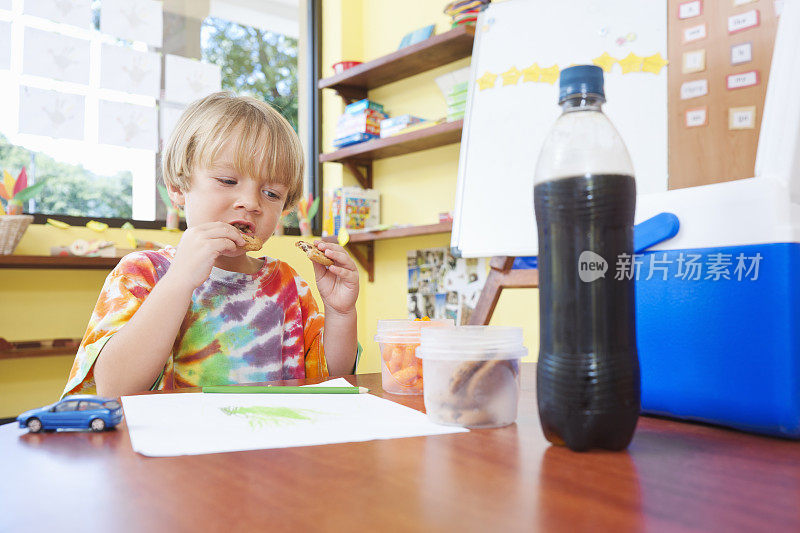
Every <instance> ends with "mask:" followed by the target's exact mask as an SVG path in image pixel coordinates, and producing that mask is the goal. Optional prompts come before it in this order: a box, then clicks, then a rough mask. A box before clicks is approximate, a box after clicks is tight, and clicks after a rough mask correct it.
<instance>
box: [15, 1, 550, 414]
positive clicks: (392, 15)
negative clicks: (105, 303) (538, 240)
mask: <svg viewBox="0 0 800 533" xmlns="http://www.w3.org/2000/svg"><path fill="white" fill-rule="evenodd" d="M322 4H323V35H322V66H323V76H329V75H331V74H332V71H331V70H330V66H331V65H332V64H333V63H336V62H337V61H340V60H343V59H349V60H361V61H369V60H370V59H374V58H376V57H379V56H381V55H384V54H387V53H390V52H392V51H394V50H396V49H397V45H398V44H399V42H400V40H401V39H402V37H403V35H405V34H406V33H408V32H410V31H412V30H414V29H417V28H420V27H422V26H425V25H427V24H431V23H435V24H436V33H442V32H444V31H447V30H448V29H449V20H448V18H447V17H446V16H445V15H443V14H442V7H443V5H444V2H431V1H430V0H409V1H407V2H405V3H403V5H402V8H398V4H397V2H395V1H390V0H326V1H325V2H323V3H322ZM467 65H469V59H464V60H461V61H457V62H455V63H453V64H451V65H447V66H445V67H441V68H438V69H435V70H433V71H430V72H427V73H424V74H420V75H418V76H414V77H412V78H409V79H407V80H402V81H399V82H396V83H393V84H391V85H387V86H385V87H381V88H379V89H377V90H374V91H372V92H371V93H370V97H371V98H372V99H374V100H376V101H378V102H381V103H383V104H384V105H385V106H386V109H387V110H388V111H389V113H390V114H392V115H399V114H403V113H412V114H415V115H419V116H423V117H426V118H432V119H435V118H438V117H441V116H444V115H445V109H446V105H445V102H444V99H443V97H442V95H441V93H440V91H439V89H438V87H437V86H436V84H435V82H434V78H436V77H437V76H439V75H440V74H443V73H445V72H449V71H451V70H455V69H457V68H461V67H464V66H467ZM322 105H323V109H322V119H323V131H322V138H323V147H324V150H325V151H330V150H332V149H333V147H332V144H331V143H332V140H333V138H334V126H335V124H336V119H337V118H338V117H339V115H340V114H341V112H342V109H343V105H342V101H341V99H340V98H339V97H338V96H336V95H335V93H334V92H333V91H327V90H326V91H323V98H322ZM458 153H459V145H457V144H456V145H451V146H444V147H441V148H436V149H433V150H427V151H424V152H419V153H415V154H409V155H405V156H400V157H393V158H389V159H384V160H380V161H377V162H376V163H375V165H374V186H375V188H377V189H378V190H380V191H381V204H382V221H383V222H385V223H389V224H392V223H402V224H408V223H413V224H430V223H433V222H436V221H438V213H440V212H443V211H451V210H452V209H453V205H454V198H455V186H456V178H457V174H458ZM323 167H324V168H323V172H324V174H323V175H324V188H325V189H332V188H334V187H338V186H341V185H343V184H344V185H355V184H356V182H355V180H354V179H353V177H352V176H350V174H349V173H348V172H347V171H343V170H342V167H341V165H338V164H332V163H326V164H325V165H324V166H323ZM487 216H491V213H487ZM137 236H138V237H140V238H145V239H151V240H157V241H160V242H163V243H166V244H175V243H177V241H178V239H179V237H180V234H175V233H167V232H161V231H146V230H137ZM76 238H103V239H107V240H114V241H118V242H119V244H120V245H121V246H125V244H124V232H122V231H121V230H108V231H107V232H106V233H104V234H102V235H98V234H96V233H93V232H91V231H89V230H86V229H84V228H71V229H69V230H59V229H55V228H52V227H50V226H41V225H33V226H31V227H30V228H29V229H28V231H27V232H26V234H25V236H24V237H23V239H22V242H21V243H20V245H19V247H18V249H17V250H16V252H15V253H17V254H34V255H35V254H44V255H46V254H48V253H49V249H50V246H54V245H63V244H68V243H70V242H72V241H73V240H74V239H76ZM295 240H296V239H295V238H292V237H273V238H272V239H270V241H269V242H268V243H267V244H266V246H265V249H264V251H265V252H266V253H267V254H268V255H270V256H273V257H278V258H280V259H283V260H285V261H287V262H289V263H290V264H291V265H292V266H293V267H294V268H295V269H297V271H298V272H299V273H300V274H301V275H302V276H304V277H305V278H306V279H308V280H309V281H311V280H312V279H313V270H312V268H311V266H310V264H309V263H308V262H307V261H306V260H305V259H304V258H303V257H302V256H299V255H298V253H297V251H296V250H295V249H294V242H295ZM439 246H449V235H432V236H425V237H412V238H405V239H397V240H386V241H378V242H377V243H376V246H375V259H376V264H375V282H374V283H369V282H367V280H366V274H365V273H364V272H363V271H362V272H361V279H362V285H361V296H360V298H359V302H358V304H357V310H358V313H359V323H358V327H359V340H360V341H361V344H362V345H363V346H364V355H363V357H362V360H361V364H360V365H359V368H358V371H359V372H376V371H378V370H379V369H380V365H379V359H378V350H377V345H376V343H375V342H374V341H373V340H372V339H373V337H374V335H375V329H376V325H377V321H378V320H379V319H387V318H404V317H405V316H406V277H407V273H406V253H407V252H408V251H409V250H416V249H419V248H431V247H439ZM106 274H107V273H106V272H103V271H61V270H32V271H25V270H0V337H5V338H6V339H8V340H12V341H17V340H30V339H49V338H57V337H80V336H82V335H83V331H84V329H85V327H86V322H87V320H88V318H89V315H90V313H91V310H92V308H93V306H94V303H95V301H96V299H97V295H98V292H99V290H100V287H101V286H102V284H103V280H104V278H105V276H106ZM312 286H313V283H312ZM537 296H538V295H537V291H535V290H526V289H516V290H507V291H505V292H504V293H503V295H502V297H501V298H500V302H499V304H498V306H497V309H496V311H495V313H494V317H493V319H492V324H493V325H508V326H521V327H523V328H524V334H525V345H526V347H527V348H528V350H529V352H530V354H531V355H530V356H529V359H531V360H533V359H535V356H536V354H537V352H538V342H539V339H538V300H537ZM318 301H319V300H318ZM71 361H72V356H71V355H68V356H63V357H46V358H38V359H27V360H10V361H0V418H2V417H10V416H15V415H16V414H18V413H19V412H20V411H23V410H25V409H29V408H31V407H36V406H40V405H44V404H45V403H48V402H50V401H54V400H55V399H56V398H57V397H58V395H59V394H60V392H61V389H62V387H63V384H64V382H65V380H66V375H67V372H68V370H69V367H70V364H71Z"/></svg>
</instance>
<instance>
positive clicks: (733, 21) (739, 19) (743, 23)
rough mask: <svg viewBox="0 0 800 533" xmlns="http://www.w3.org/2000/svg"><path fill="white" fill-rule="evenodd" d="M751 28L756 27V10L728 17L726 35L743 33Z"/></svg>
mask: <svg viewBox="0 0 800 533" xmlns="http://www.w3.org/2000/svg"><path fill="white" fill-rule="evenodd" d="M753 26H758V9H753V10H751V11H746V12H744V13H739V14H738V15H732V16H730V17H728V33H735V32H737V31H743V30H746V29H747V28H752V27H753Z"/></svg>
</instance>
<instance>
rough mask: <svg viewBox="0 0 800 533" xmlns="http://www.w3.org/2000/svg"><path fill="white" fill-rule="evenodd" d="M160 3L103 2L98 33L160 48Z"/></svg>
mask: <svg viewBox="0 0 800 533" xmlns="http://www.w3.org/2000/svg"><path fill="white" fill-rule="evenodd" d="M163 16H164V15H163V13H162V6H161V2H154V1H153V0H103V3H102V5H101V6H100V31H102V32H103V33H109V34H111V35H113V36H114V37H119V38H120V39H129V40H131V41H144V42H145V43H147V44H149V45H150V46H157V47H160V46H161V44H162V42H163V38H164V35H163V29H162V28H163V26H164V19H163Z"/></svg>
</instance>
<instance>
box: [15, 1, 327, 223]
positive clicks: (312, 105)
mask: <svg viewBox="0 0 800 533" xmlns="http://www.w3.org/2000/svg"><path fill="white" fill-rule="evenodd" d="M321 13H322V6H321V0H308V1H307V9H306V24H307V29H308V39H309V45H308V47H307V54H306V65H307V78H308V95H307V101H306V102H305V105H306V106H308V122H307V125H308V150H307V152H308V153H307V154H306V157H307V161H306V162H307V164H306V167H307V168H308V184H309V188H310V190H309V192H310V193H311V194H312V195H313V196H314V198H317V197H320V196H321V194H322V163H320V162H319V154H320V153H321V126H322V116H321V101H320V95H319V89H318V88H317V85H318V83H319V79H320V72H321V70H320V64H319V63H320V57H321V52H320V43H321V38H320V37H321V33H322V20H321V19H322V17H321ZM160 160H161V158H160V153H157V154H156V161H157V164H160ZM158 183H159V178H158V177H157V178H156V184H158ZM153 197H154V199H155V201H156V218H155V220H137V219H134V218H130V219H128V218H102V217H90V216H75V215H61V214H57V213H28V212H27V211H23V212H24V213H25V214H26V215H33V223H34V224H45V223H47V219H49V218H52V219H55V220H59V221H62V222H66V223H67V224H69V225H71V226H83V225H85V224H86V223H87V222H89V221H92V220H94V221H97V222H102V223H104V224H108V227H110V228H120V227H122V225H123V224H125V223H126V222H130V223H131V224H133V226H134V227H135V228H136V229H161V228H163V227H164V226H165V225H166V219H165V218H159V216H161V217H164V216H165V212H166V210H165V209H164V207H163V206H162V205H161V202H160V200H159V193H158V189H157V187H154V188H153ZM320 201H321V200H320ZM26 206H27V202H26ZM320 207H321V206H320ZM179 229H181V230H184V231H185V230H186V221H185V220H181V221H180V225H179ZM312 231H313V233H314V235H321V234H322V209H321V208H320V209H319V210H318V211H317V214H316V216H315V217H314V220H313V221H312ZM284 234H285V235H300V230H299V229H298V228H284Z"/></svg>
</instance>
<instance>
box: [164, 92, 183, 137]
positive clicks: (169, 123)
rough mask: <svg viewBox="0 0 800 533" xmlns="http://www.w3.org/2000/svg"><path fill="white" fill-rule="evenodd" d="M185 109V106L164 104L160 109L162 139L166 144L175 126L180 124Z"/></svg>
mask: <svg viewBox="0 0 800 533" xmlns="http://www.w3.org/2000/svg"><path fill="white" fill-rule="evenodd" d="M185 109H186V108H185V107H183V106H177V105H174V104H170V103H167V102H162V104H161V107H160V108H159V110H160V113H161V124H160V127H161V138H162V139H164V142H165V143H166V142H167V139H169V138H170V136H171V135H172V130H174V129H175V126H176V125H177V124H178V120H180V118H181V115H182V114H183V112H184V110H185Z"/></svg>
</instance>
